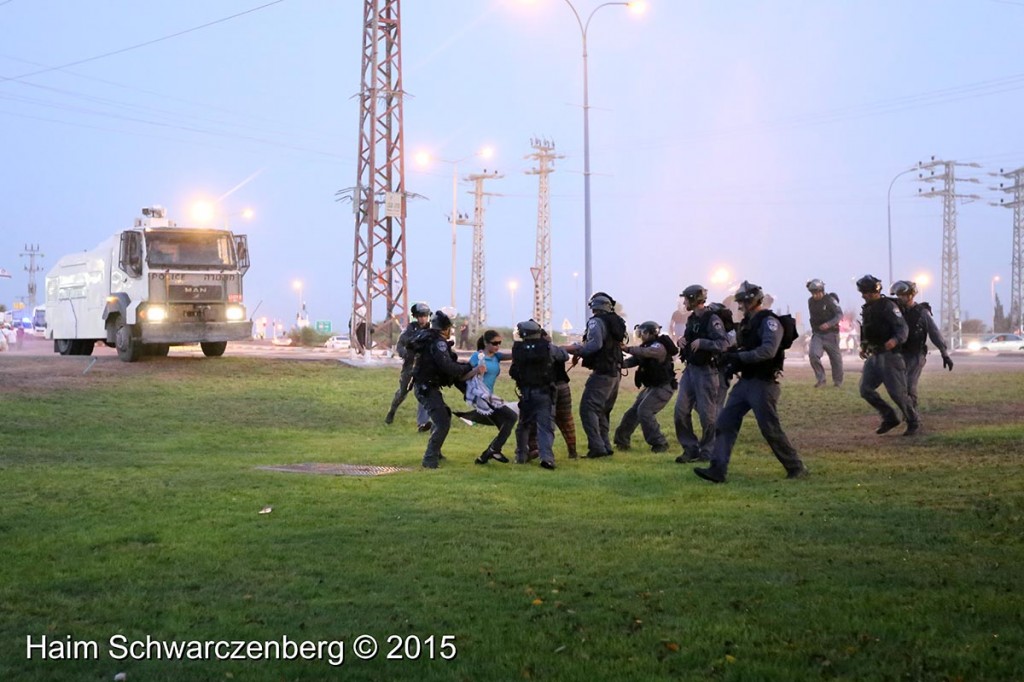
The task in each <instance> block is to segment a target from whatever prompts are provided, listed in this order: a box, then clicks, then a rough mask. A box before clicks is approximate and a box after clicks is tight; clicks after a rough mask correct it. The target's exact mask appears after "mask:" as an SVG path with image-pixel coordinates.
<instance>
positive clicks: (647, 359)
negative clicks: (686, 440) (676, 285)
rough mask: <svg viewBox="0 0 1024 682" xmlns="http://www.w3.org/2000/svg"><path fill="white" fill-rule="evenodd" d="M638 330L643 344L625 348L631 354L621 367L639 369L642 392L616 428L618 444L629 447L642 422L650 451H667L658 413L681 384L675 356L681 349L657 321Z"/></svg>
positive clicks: (622, 447)
mask: <svg viewBox="0 0 1024 682" xmlns="http://www.w3.org/2000/svg"><path fill="white" fill-rule="evenodd" d="M636 333H637V335H638V336H639V337H640V345H639V346H626V347H625V348H623V349H622V350H623V351H624V352H625V353H627V354H628V355H629V356H630V357H628V358H626V359H625V361H624V362H623V363H622V366H623V367H627V368H628V367H636V368H637V370H636V374H635V381H636V385H637V388H639V389H640V392H639V393H638V394H637V396H636V400H635V401H634V402H633V405H632V406H631V407H630V408H629V409H628V410H626V413H625V414H623V415H622V421H620V422H619V427H618V428H617V429H615V447H616V449H618V450H629V449H630V443H629V441H630V439H631V438H632V437H633V431H635V430H636V427H637V425H638V424H639V425H640V428H641V430H642V431H643V434H644V440H645V441H647V444H648V445H650V446H651V451H652V452H667V451H668V440H667V439H666V438H665V434H663V433H662V432H661V426H660V425H659V424H658V413H659V412H661V410H662V409H663V408H664V407H665V405H668V403H669V401H670V400H672V394H673V393H675V390H676V386H677V385H678V384H677V383H676V369H675V356H676V355H677V354H678V352H679V350H678V349H677V348H676V344H675V343H674V342H673V341H672V339H671V338H669V336H668V335H667V334H662V333H661V326H660V325H659V324H658V323H657V322H654V321H650V320H649V321H647V322H644V323H643V324H639V325H637V327H636Z"/></svg>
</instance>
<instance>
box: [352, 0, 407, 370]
mask: <svg viewBox="0 0 1024 682" xmlns="http://www.w3.org/2000/svg"><path fill="white" fill-rule="evenodd" d="M400 7H401V0H364V2H363V57H362V83H361V86H360V90H359V161H358V171H357V179H356V186H355V187H354V188H353V189H352V206H353V210H354V213H355V248H354V251H353V259H352V325H351V329H350V332H351V333H352V335H353V337H358V340H359V344H358V346H359V347H361V348H362V349H363V350H362V352H363V354H365V355H369V352H370V346H371V343H370V337H371V334H372V327H373V320H374V304H375V303H377V304H378V305H381V306H382V307H383V308H384V311H383V312H384V315H381V317H383V318H386V319H388V320H389V321H391V320H397V321H398V323H399V325H400V326H402V327H404V326H405V325H406V323H407V322H408V314H409V313H408V310H409V305H408V304H409V294H408V286H407V277H406V262H405V218H406V198H407V197H406V192H405V150H404V132H403V123H402V111H403V109H402V107H403V99H404V95H405V93H404V92H403V90H402V30H401V24H402V22H401V11H400ZM396 309H397V312H396Z"/></svg>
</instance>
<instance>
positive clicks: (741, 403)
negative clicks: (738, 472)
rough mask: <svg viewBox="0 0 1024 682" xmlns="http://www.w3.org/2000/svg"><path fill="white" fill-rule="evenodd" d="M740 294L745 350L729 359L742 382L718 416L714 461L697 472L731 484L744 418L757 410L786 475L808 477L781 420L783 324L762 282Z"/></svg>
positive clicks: (743, 287) (741, 337) (747, 285)
mask: <svg viewBox="0 0 1024 682" xmlns="http://www.w3.org/2000/svg"><path fill="white" fill-rule="evenodd" d="M735 297H736V302H737V303H738V304H739V306H740V309H741V310H743V321H742V322H740V327H739V331H738V333H737V335H736V336H737V345H738V348H739V350H737V351H729V352H728V353H727V354H726V356H725V359H724V361H725V362H726V363H727V364H728V366H729V367H730V368H731V369H733V370H735V371H737V372H739V374H740V380H739V381H738V382H736V385H735V386H734V387H733V389H732V391H731V392H730V393H729V397H728V398H727V399H726V402H725V408H724V409H723V410H722V412H721V414H719V415H718V421H717V422H716V427H717V430H718V432H717V434H716V436H715V447H714V450H713V451H712V455H711V465H710V466H708V467H704V468H701V467H698V468H696V469H694V470H693V473H695V474H697V476H699V477H700V478H703V479H704V480H706V481H711V482H712V483H724V482H725V479H726V473H727V471H728V468H729V459H730V457H731V456H732V448H733V446H734V445H735V444H736V437H737V436H738V435H739V431H740V426H741V425H742V424H743V416H744V415H745V414H746V413H747V412H748V411H749V410H753V412H754V417H755V418H756V419H757V426H758V428H759V429H760V430H761V435H762V436H764V439H765V440H766V441H768V446H769V447H770V448H771V449H772V453H773V454H774V455H775V457H776V458H777V459H778V460H779V462H781V463H782V466H783V467H785V469H786V478H805V477H806V476H807V475H808V471H807V467H805V466H804V464H803V462H802V461H801V460H800V456H799V455H797V453H796V449H795V448H794V447H793V445H792V444H791V443H790V442H789V438H787V437H786V434H785V432H783V430H782V425H781V424H780V423H779V410H778V403H779V395H780V393H781V389H780V387H779V381H778V376H779V373H780V372H782V364H783V360H784V359H785V349H784V348H783V347H782V341H783V333H784V330H783V326H782V322H781V321H780V320H779V317H778V316H777V315H776V314H775V313H773V312H772V311H771V310H769V309H767V308H764V307H762V306H763V303H764V291H763V290H762V289H761V287H759V286H757V285H756V284H751V283H750V282H747V281H744V282H743V283H742V284H741V285H740V287H739V289H738V290H737V291H736V294H735Z"/></svg>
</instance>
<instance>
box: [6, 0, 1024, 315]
mask: <svg viewBox="0 0 1024 682" xmlns="http://www.w3.org/2000/svg"><path fill="white" fill-rule="evenodd" d="M573 3H574V5H575V6H576V8H577V9H578V11H579V13H580V15H581V16H582V17H583V18H584V20H585V19H586V17H587V16H588V15H590V12H591V11H594V10H595V8H597V7H598V6H599V5H601V4H602V3H601V2H599V1H597V0H573ZM362 9H363V3H362V2H361V1H360V0H277V1H274V0H217V1H216V2H209V1H208V0H204V1H202V2H200V1H199V0H178V1H177V2H173V3H171V2H138V0H102V1H100V0H88V1H87V0H0V143H2V149H3V156H2V158H3V162H2V164H0V268H5V269H6V270H8V271H9V272H10V273H11V275H12V277H11V278H10V279H0V303H4V304H6V305H7V306H8V308H10V307H11V304H12V303H13V302H14V301H16V300H19V297H24V296H26V293H27V287H28V284H27V283H28V273H27V272H26V271H25V267H26V266H27V265H28V262H29V260H28V258H27V257H21V256H19V254H21V253H24V252H25V246H26V245H29V246H31V245H38V246H39V249H40V251H41V253H43V254H45V257H44V258H42V259H41V260H40V261H37V262H38V265H39V267H41V272H40V273H39V274H37V275H36V277H37V286H38V291H39V298H40V302H42V301H41V299H42V298H43V296H44V293H43V292H44V289H45V287H44V284H43V279H44V276H45V273H46V272H47V271H48V270H49V269H50V267H52V266H53V264H54V263H56V261H57V260H58V259H59V258H60V257H61V256H62V255H64V254H67V253H71V252H74V251H82V250H88V249H92V248H93V247H95V246H96V245H97V244H99V243H100V242H101V241H103V240H104V239H105V238H107V237H109V236H110V235H112V234H115V233H117V232H119V231H121V230H123V229H126V228H128V227H130V226H131V225H132V222H133V220H134V219H135V218H136V217H138V216H139V215H140V209H141V208H142V207H144V206H150V205H153V204H160V205H163V206H165V207H167V208H168V211H169V214H170V217H171V218H172V219H175V220H177V221H178V222H179V223H180V224H181V223H189V222H191V220H190V211H191V206H192V205H193V204H194V203H195V202H196V201H199V200H203V199H205V200H219V203H218V206H219V207H220V209H219V210H220V217H219V218H218V220H219V222H220V224H227V225H229V226H230V228H231V229H233V230H236V231H238V232H244V233H246V234H248V235H249V246H250V253H251V258H252V268H251V269H250V271H249V273H248V275H247V276H246V283H245V299H246V305H247V307H248V309H249V311H250V313H253V312H254V311H255V314H256V316H257V317H262V316H267V317H269V318H271V319H277V320H282V321H284V322H285V323H286V324H290V323H292V322H294V319H295V314H296V310H297V308H298V304H299V301H300V300H302V301H304V302H305V304H306V306H307V309H308V312H309V316H310V319H312V320H329V321H331V322H332V323H333V326H334V329H335V330H336V331H338V330H339V329H340V328H341V327H343V326H344V325H345V324H346V323H347V320H348V319H349V316H350V314H351V301H352V293H351V284H352V283H351V277H352V258H353V245H354V236H355V221H354V216H353V214H352V207H351V204H347V203H343V202H339V201H337V197H336V192H337V191H338V190H339V189H343V188H346V187H351V186H352V185H354V184H355V182H356V171H357V168H356V160H357V145H358V135H359V120H358V113H359V111H358V109H359V101H358V98H357V97H356V94H357V92H358V91H359V86H360V59H361V48H362V25H361V24H362ZM401 9H402V65H403V80H404V85H405V90H406V92H407V97H406V100H405V102H404V135H405V138H404V140H405V155H406V162H405V167H406V188H407V190H408V191H409V192H414V193H416V194H418V195H422V198H419V199H415V200H411V201H410V202H409V204H408V216H407V219H406V239H407V262H408V278H409V282H408V284H409V292H410V303H411V302H413V301H417V300H422V301H426V302H428V303H429V304H431V305H432V306H433V307H435V308H437V307H440V306H444V305H448V304H449V299H450V289H451V228H450V225H449V223H448V215H449V214H450V212H451V187H452V170H453V168H452V165H451V164H448V163H445V162H443V161H440V160H438V161H435V162H434V163H432V164H430V165H428V166H426V167H421V166H418V165H417V164H416V163H415V162H414V159H413V157H414V155H415V154H416V153H418V152H421V151H428V152H429V153H431V154H432V155H433V157H434V158H435V159H449V160H451V159H465V158H467V157H469V158H468V160H466V161H463V162H462V163H460V164H459V166H458V171H459V176H460V177H461V176H464V175H466V174H468V173H477V172H481V171H483V170H484V169H487V170H488V172H490V171H494V170H497V171H498V172H499V173H501V174H503V175H504V177H503V178H501V179H498V180H494V181H491V182H488V183H487V190H488V191H490V192H494V193H496V194H500V196H493V197H490V198H489V199H487V204H486V227H485V230H486V232H485V234H486V237H485V239H486V246H485V255H486V309H487V312H488V322H489V323H490V324H491V325H506V326H507V325H509V324H511V323H512V322H513V320H520V319H525V318H527V317H529V314H530V306H531V295H530V287H531V286H532V279H531V275H530V267H531V266H532V265H533V261H534V255H535V247H536V229H537V200H538V199H537V194H538V179H537V176H536V175H530V174H527V173H526V172H525V171H527V170H529V169H530V168H532V167H533V163H532V162H531V161H529V160H527V159H525V158H524V157H526V156H527V155H528V154H530V153H531V152H532V151H533V149H532V148H531V146H530V140H531V138H534V137H542V138H546V139H549V140H553V141H554V142H555V144H556V152H557V153H559V154H563V155H564V157H565V158H562V159H558V160H557V161H556V162H555V172H554V173H553V174H552V175H551V176H549V178H550V185H551V234H552V238H551V242H552V247H551V248H552V283H553V319H554V320H555V322H556V324H555V326H556V327H559V328H560V327H561V323H562V321H563V320H569V321H570V323H571V324H573V325H574V326H579V325H581V324H582V322H583V317H584V316H585V315H586V309H585V301H584V282H583V279H584V237H583V209H584V202H583V174H582V171H583V120H582V119H583V116H582V101H583V77H582V54H581V53H582V40H581V32H580V27H579V25H578V24H577V23H576V19H575V18H574V16H573V14H572V11H571V10H570V8H569V6H568V4H567V2H566V0H532V1H529V0H419V1H415V0H406V1H405V2H403V3H402V8H401ZM1022 25H1024V0H1020V1H1017V0H900V1H899V2H894V1H893V0H760V1H758V0H648V1H647V7H646V11H645V12H644V13H642V14H634V13H632V12H630V11H629V10H628V9H627V8H625V7H621V6H616V5H610V6H605V7H601V8H600V10H598V11H597V12H596V13H595V14H594V15H593V17H592V21H591V22H590V24H589V29H588V34H587V42H588V48H589V79H588V85H589V91H590V105H591V112H590V113H591V116H590V149H591V171H592V198H591V207H592V214H593V220H592V230H593V233H592V243H593V249H594V251H593V284H594V289H595V290H604V291H607V292H609V293H611V294H612V295H613V296H614V297H615V298H616V299H617V300H618V301H619V303H620V304H621V306H622V309H623V311H624V313H625V316H626V319H627V322H628V323H629V324H630V326H632V325H634V324H639V323H640V322H643V321H645V320H648V319H651V320H655V321H658V322H660V323H662V324H665V325H667V323H668V320H669V317H670V315H671V313H672V311H674V310H675V309H676V306H677V304H678V295H679V292H681V291H682V290H683V289H684V288H685V287H686V286H688V285H690V284H695V283H699V284H704V285H705V286H707V287H708V289H709V290H710V297H711V298H712V299H721V298H723V297H725V296H726V295H727V294H728V289H729V287H730V286H735V285H736V284H738V283H739V282H740V281H742V280H744V279H746V280H749V281H751V282H754V283H757V284H760V285H761V286H763V287H764V289H765V290H766V291H768V292H769V293H771V294H772V295H773V296H774V298H775V309H776V310H777V311H786V310H789V311H791V312H794V313H796V312H805V310H806V300H807V296H808V294H807V291H806V289H805V288H804V284H805V283H806V281H807V280H809V279H811V278H815V277H817V278H821V279H823V280H825V282H826V284H827V285H828V289H829V290H833V291H835V292H837V293H838V294H839V295H840V298H841V301H842V303H843V305H844V307H845V308H847V309H848V310H852V309H855V308H857V307H858V306H859V303H860V301H859V297H858V295H857V292H856V289H855V287H854V284H853V282H854V281H855V280H856V279H857V278H858V277H860V276H861V275H863V274H866V273H872V274H874V275H876V276H878V277H879V278H881V279H882V280H883V281H884V282H885V287H886V289H888V286H889V284H890V280H889V276H888V259H889V249H888V237H887V235H888V233H889V229H888V223H887V208H888V207H891V215H892V229H891V231H892V260H893V269H894V272H893V275H894V279H916V280H918V281H919V283H920V282H921V281H923V278H922V277H921V275H922V274H925V275H927V276H928V277H929V279H930V283H929V284H927V285H925V286H924V287H923V294H922V295H921V296H919V300H930V301H931V302H932V303H933V307H934V308H935V310H936V312H937V313H938V309H939V307H940V285H939V282H940V279H939V278H940V273H941V258H942V224H943V218H942V202H941V199H936V198H932V199H927V198H921V197H918V196H917V194H918V190H919V188H920V189H925V190H927V189H929V188H930V185H928V184H925V183H921V182H916V181H915V178H916V177H917V174H916V172H914V173H907V174H905V175H902V176H900V177H899V178H896V176H897V174H899V173H901V172H902V171H905V170H908V169H910V168H912V167H914V166H916V164H917V163H918V162H919V161H928V160H929V159H930V158H931V157H933V156H934V157H935V158H938V159H943V160H955V161H957V162H959V163H963V164H980V167H977V168H976V167H969V166H964V167H961V168H959V169H958V176H960V177H963V178H972V177H973V178H977V179H979V180H980V181H981V182H980V183H978V184H970V183H967V182H963V183H960V184H958V190H959V191H961V192H963V193H965V194H978V195H981V197H982V199H981V200H973V201H971V200H963V201H960V202H958V204H957V213H958V247H959V255H960V262H959V267H960V289H961V311H962V318H964V319H966V318H968V317H970V318H979V319H984V320H989V321H990V320H991V317H992V291H993V286H994V290H995V292H996V293H997V294H999V295H1000V297H1001V299H1002V300H1003V303H1004V305H1006V306H1007V307H1008V305H1009V301H1008V298H1009V285H1010V275H1011V273H1010V264H1011V254H1012V252H1011V239H1012V230H1013V228H1012V212H1011V211H1009V210H1006V209H1005V208H1001V207H993V206H991V205H990V204H989V202H991V201H998V199H999V197H1001V196H1005V195H1003V194H1001V193H999V192H998V191H994V190H991V189H989V187H990V186H992V185H993V184H995V183H998V182H999V181H1000V179H998V178H992V177H990V176H989V175H988V173H991V172H997V171H999V170H1000V169H1003V170H1011V169H1016V168H1018V167H1021V166H1024V140H1021V139H1020V138H1021V132H1020V131H1021V126H1020V123H1019V120H1018V119H1019V115H1020V112H1021V111H1022V107H1021V104H1022V102H1024V61H1022V60H1021V56H1022V48H1021V42H1020V40H1019V35H1020V29H1021V26H1022ZM484 146H490V147H492V148H493V149H494V151H495V155H494V157H492V158H491V159H489V160H483V159H478V158H476V157H473V154H474V153H475V152H476V151H477V150H479V149H481V148H482V147H484ZM894 178H896V179H895V181H894ZM890 183H892V192H891V202H890V201H888V200H887V199H888V197H889V195H888V190H889V187H890ZM470 189H471V187H470V184H469V183H466V182H461V183H460V184H459V199H458V207H459V211H460V212H470V211H471V209H472V202H473V198H472V196H471V195H470V194H469V192H470ZM245 209H251V210H252V211H253V217H252V218H251V219H250V220H246V219H245V218H243V217H242V212H243V211H244V210H245ZM471 241H472V240H471V228H468V227H459V228H458V256H457V259H456V286H457V294H456V308H457V309H458V310H459V311H460V312H467V311H468V309H469V297H470V294H469V284H470V256H471ZM722 269H725V270H726V271H727V273H728V275H727V276H722V275H719V276H717V277H716V276H715V273H716V272H719V271H720V270H722ZM577 273H578V274H577ZM996 276H998V277H999V278H1000V279H999V280H998V281H995V282H994V281H993V278H994V277H996ZM296 281H299V282H301V283H302V289H301V293H300V291H299V290H297V289H296V288H295V282H296ZM510 281H515V282H517V283H518V288H517V290H516V291H515V292H514V293H513V292H512V290H511V289H510V288H509V282H510Z"/></svg>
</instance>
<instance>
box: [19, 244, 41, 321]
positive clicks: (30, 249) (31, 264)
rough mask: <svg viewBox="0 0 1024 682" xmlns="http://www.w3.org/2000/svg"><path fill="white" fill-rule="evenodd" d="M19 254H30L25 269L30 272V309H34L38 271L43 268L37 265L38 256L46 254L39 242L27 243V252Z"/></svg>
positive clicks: (22, 255)
mask: <svg viewBox="0 0 1024 682" xmlns="http://www.w3.org/2000/svg"><path fill="white" fill-rule="evenodd" d="M18 256H19V257H24V256H28V265H26V266H25V271H26V272H27V273H28V309H29V310H32V309H34V308H35V307H36V273H37V272H39V271H41V270H42V268H37V267H36V258H45V257H46V254H42V253H39V244H25V252H24V253H19V254H18Z"/></svg>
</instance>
